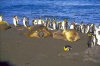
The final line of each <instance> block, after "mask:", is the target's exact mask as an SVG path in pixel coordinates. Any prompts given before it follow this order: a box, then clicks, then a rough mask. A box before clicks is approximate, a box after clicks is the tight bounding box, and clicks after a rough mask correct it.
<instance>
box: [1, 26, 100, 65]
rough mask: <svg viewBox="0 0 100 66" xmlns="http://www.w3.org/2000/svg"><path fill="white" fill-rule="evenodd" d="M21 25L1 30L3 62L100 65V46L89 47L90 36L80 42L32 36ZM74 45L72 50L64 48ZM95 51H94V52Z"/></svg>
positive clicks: (85, 36)
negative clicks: (26, 34)
mask: <svg viewBox="0 0 100 66" xmlns="http://www.w3.org/2000/svg"><path fill="white" fill-rule="evenodd" d="M18 28H20V27H14V26H12V28H11V29H8V30H6V31H0V61H1V62H0V64H1V63H2V62H7V63H9V66H100V56H99V55H100V46H96V47H94V48H92V49H91V48H88V47H87V40H88V36H87V35H86V34H81V33H80V36H81V39H80V40H78V41H76V42H73V43H72V42H68V41H64V40H56V39H53V38H52V37H49V38H29V37H26V36H24V32H25V31H26V30H17V29H18ZM65 45H70V46H71V47H72V50H70V51H68V52H64V50H63V47H64V46H65ZM92 51H93V52H92Z"/></svg>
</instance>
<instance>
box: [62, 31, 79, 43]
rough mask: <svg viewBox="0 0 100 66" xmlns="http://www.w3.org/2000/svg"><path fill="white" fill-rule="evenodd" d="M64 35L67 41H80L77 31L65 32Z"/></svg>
mask: <svg viewBox="0 0 100 66" xmlns="http://www.w3.org/2000/svg"><path fill="white" fill-rule="evenodd" d="M62 34H63V36H64V37H65V38H66V40H67V41H70V42H74V41H77V40H79V39H80V36H79V34H78V32H77V31H75V30H64V31H63V32H62Z"/></svg>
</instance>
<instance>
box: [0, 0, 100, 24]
mask: <svg viewBox="0 0 100 66" xmlns="http://www.w3.org/2000/svg"><path fill="white" fill-rule="evenodd" d="M0 14H2V15H3V18H4V20H5V21H7V22H8V23H9V24H12V23H13V20H12V18H13V16H15V15H17V16H18V18H19V19H20V20H22V18H23V16H27V17H29V20H30V24H31V22H32V20H33V19H34V18H39V17H40V16H41V18H42V19H45V18H46V17H48V18H51V19H52V18H56V19H57V21H63V19H64V18H67V19H68V21H69V23H71V22H73V21H74V20H75V21H76V22H77V23H80V22H81V21H84V23H95V24H99V23H100V0H0ZM20 22H21V21H20Z"/></svg>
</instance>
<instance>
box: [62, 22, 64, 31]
mask: <svg viewBox="0 0 100 66" xmlns="http://www.w3.org/2000/svg"><path fill="white" fill-rule="evenodd" d="M62 29H63V30H65V24H64V22H62Z"/></svg>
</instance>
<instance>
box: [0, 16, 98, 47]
mask: <svg viewBox="0 0 100 66" xmlns="http://www.w3.org/2000/svg"><path fill="white" fill-rule="evenodd" d="M2 20H3V18H2V16H0V22H1V21H2ZM19 21H20V20H19V18H18V16H14V17H13V24H14V26H18V23H19ZM22 22H23V25H24V27H28V26H29V18H27V17H25V16H24V17H23V20H22ZM32 25H33V26H34V25H35V26H36V25H43V26H46V27H47V28H48V30H58V29H61V30H66V29H74V30H76V31H79V32H81V33H86V34H87V35H88V43H87V44H88V47H94V46H95V45H96V44H97V45H100V24H99V25H98V26H96V25H95V24H84V22H81V24H77V23H76V22H75V21H74V22H72V23H71V24H68V21H67V19H64V21H62V22H57V21H56V19H53V20H51V19H50V18H46V20H42V19H41V18H38V19H36V18H35V19H34V20H32Z"/></svg>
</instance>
